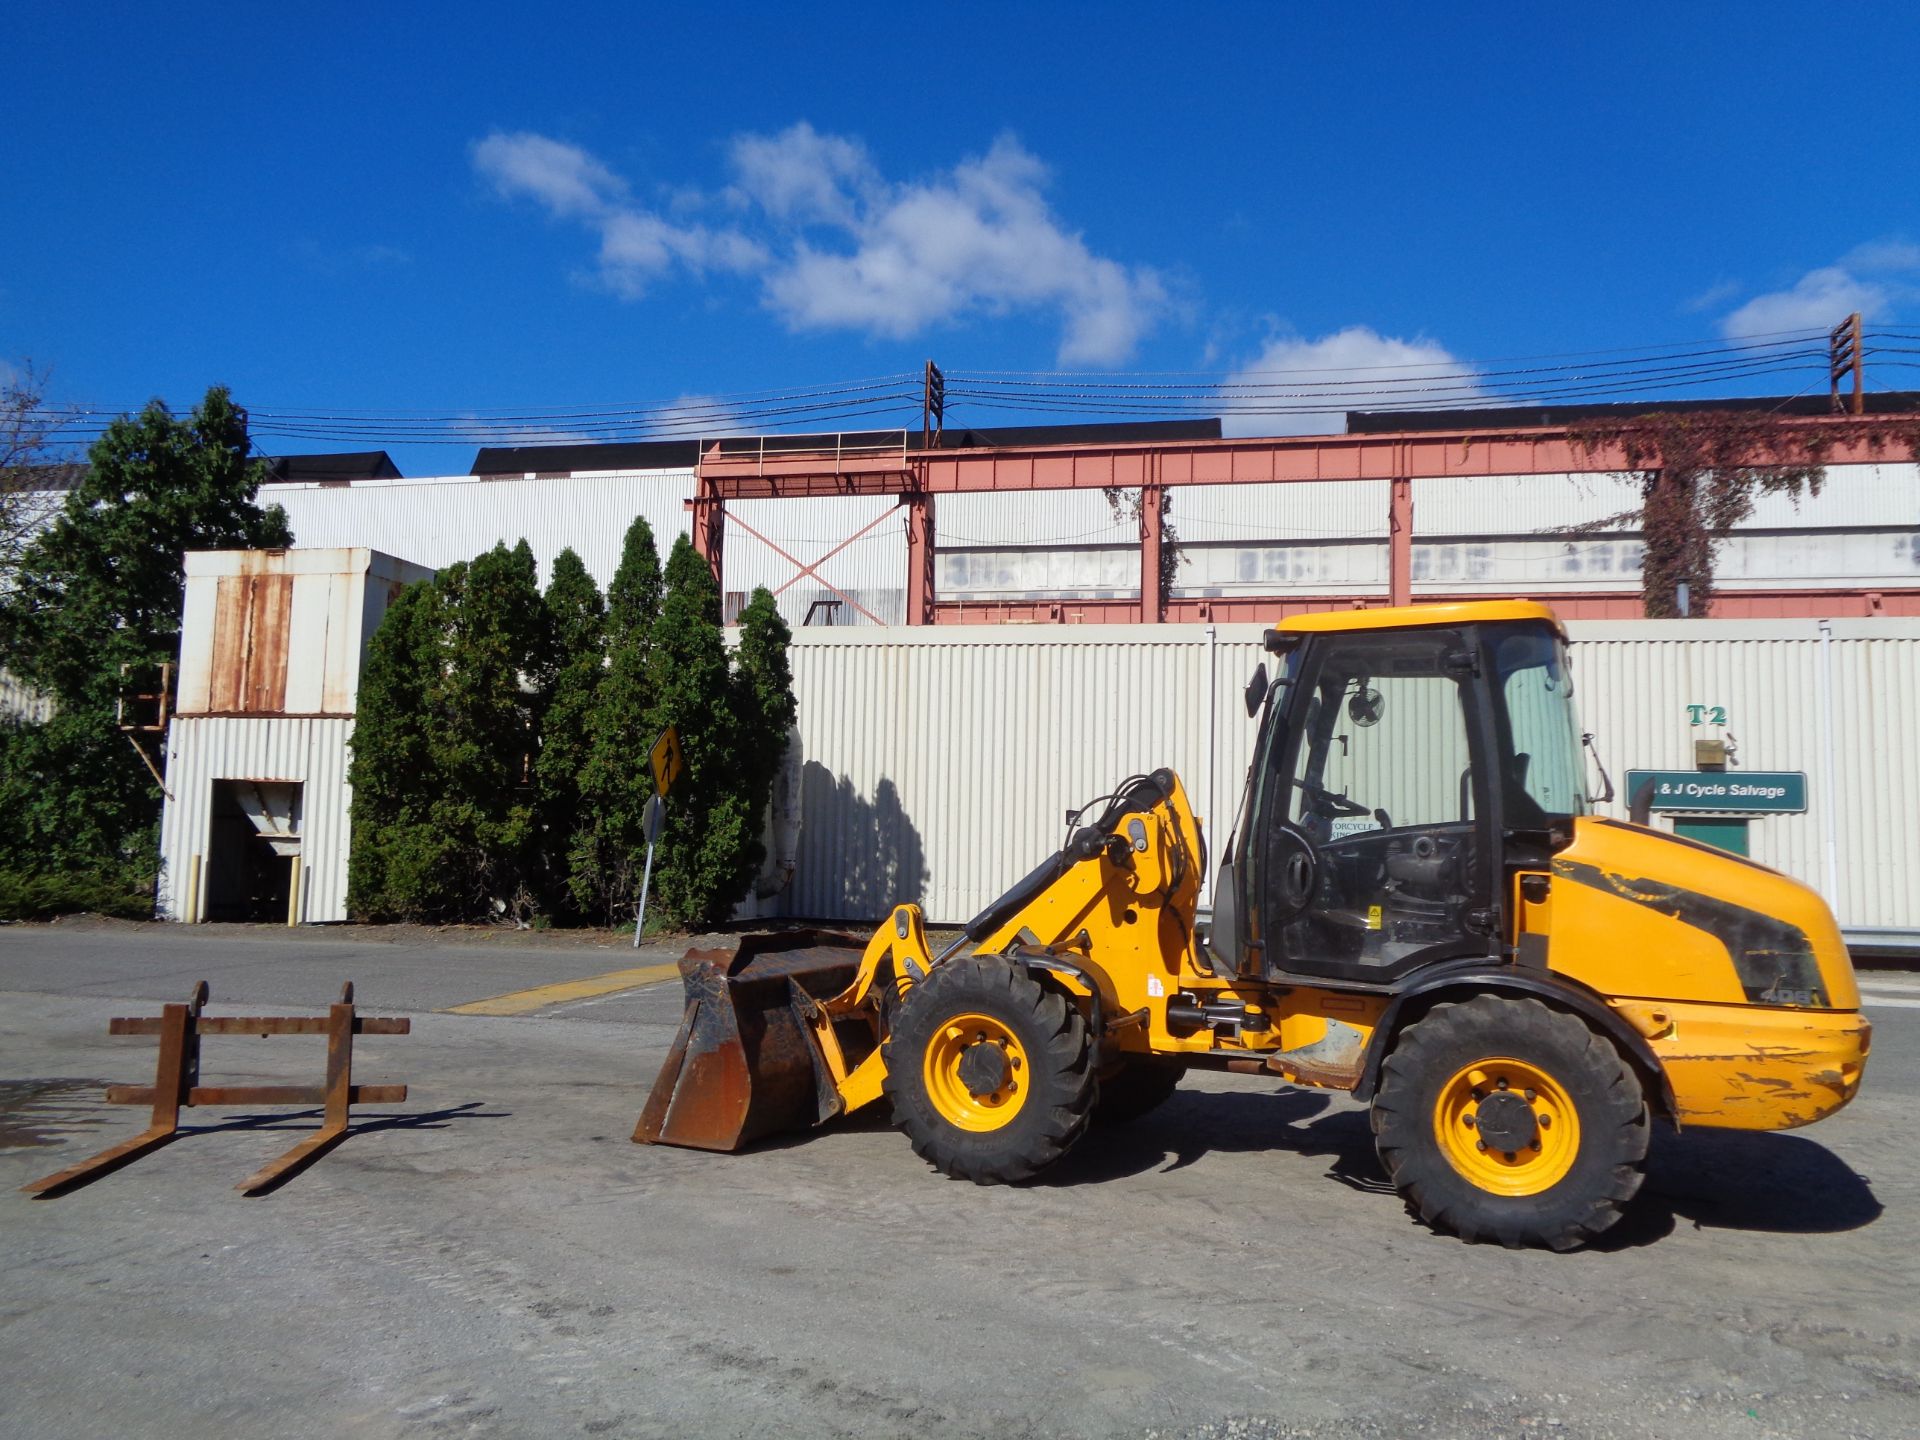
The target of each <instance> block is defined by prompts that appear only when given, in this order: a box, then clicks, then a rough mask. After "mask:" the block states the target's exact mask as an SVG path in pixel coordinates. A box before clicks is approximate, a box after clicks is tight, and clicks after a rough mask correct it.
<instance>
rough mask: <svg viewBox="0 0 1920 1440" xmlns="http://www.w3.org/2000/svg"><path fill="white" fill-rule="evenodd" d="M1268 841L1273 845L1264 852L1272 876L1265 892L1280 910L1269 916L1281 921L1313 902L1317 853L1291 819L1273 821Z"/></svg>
mask: <svg viewBox="0 0 1920 1440" xmlns="http://www.w3.org/2000/svg"><path fill="white" fill-rule="evenodd" d="M1271 844H1272V846H1273V848H1272V849H1271V850H1269V851H1268V852H1267V854H1268V864H1270V865H1272V866H1273V867H1274V869H1273V871H1272V874H1273V876H1274V879H1273V882H1272V883H1271V884H1270V885H1268V886H1267V893H1268V895H1269V897H1271V899H1272V901H1273V902H1274V904H1275V906H1276V907H1277V909H1278V911H1279V913H1277V914H1274V915H1271V916H1269V917H1268V918H1269V920H1270V921H1271V922H1272V923H1273V924H1276V925H1284V924H1285V923H1286V922H1287V921H1289V920H1291V919H1293V918H1294V917H1295V916H1296V915H1299V914H1301V913H1302V912H1303V911H1305V910H1306V908H1307V907H1308V906H1309V905H1311V904H1312V903H1313V897H1314V893H1315V892H1316V891H1317V890H1318V889H1319V888H1320V857H1319V856H1318V855H1317V854H1316V853H1315V852H1314V848H1313V840H1312V838H1311V837H1310V836H1308V834H1307V832H1306V831H1304V830H1302V829H1301V828H1300V827H1299V826H1298V825H1295V824H1294V823H1293V822H1292V821H1290V820H1282V821H1279V822H1278V823H1277V824H1275V826H1274V827H1273V839H1272V841H1271Z"/></svg>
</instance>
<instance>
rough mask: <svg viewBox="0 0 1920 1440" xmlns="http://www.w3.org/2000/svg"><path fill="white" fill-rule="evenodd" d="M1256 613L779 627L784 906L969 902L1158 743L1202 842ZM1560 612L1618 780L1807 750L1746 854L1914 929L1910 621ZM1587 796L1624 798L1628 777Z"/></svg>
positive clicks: (1225, 789) (954, 912)
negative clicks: (784, 701)
mask: <svg viewBox="0 0 1920 1440" xmlns="http://www.w3.org/2000/svg"><path fill="white" fill-rule="evenodd" d="M1262 628H1263V627H1260V626H1254V625H1219V626H1191V625H1153V626H1143V625H1100V626H1093V625H1088V626H1034V627H1009V626H940V627H933V628H917V629H916V628H900V629H894V630H889V631H885V632H876V631H872V630H868V631H865V632H861V631H853V630H847V631H840V632H833V631H824V632H822V631H809V632H807V633H805V634H802V635H800V636H798V637H796V643H795V649H794V675H795V682H796V688H797V690H798V693H799V700H800V709H799V731H800V739H801V746H802V748H803V751H804V755H803V759H802V764H803V774H802V779H801V795H802V825H801V833H800V840H799V847H798V856H797V869H796V873H795V876H794V880H793V883H792V886H791V888H790V890H789V893H788V896H787V899H786V909H787V913H789V914H795V915H806V916H815V917H822V918H847V919H856V918H869V917H872V916H874V915H877V914H883V913H884V912H885V909H886V906H887V905H888V904H889V903H891V901H893V900H894V899H896V898H904V899H918V900H920V901H921V902H922V903H923V904H924V905H925V906H926V909H927V911H928V913H929V915H930V916H932V917H933V918H934V919H936V920H939V921H947V922H953V921H959V920H964V919H966V918H967V917H968V916H970V915H972V914H974V913H975V912H976V911H978V910H980V909H981V908H983V907H984V906H985V905H986V904H987V903H988V902H990V901H991V900H992V899H993V898H994V897H995V896H996V895H998V894H999V893H1000V891H1002V890H1003V889H1005V888H1006V886H1007V885H1009V884H1011V883H1012V882H1013V881H1014V880H1015V879H1017V878H1018V877H1019V876H1020V875H1022V874H1024V873H1025V872H1026V871H1027V870H1028V869H1029V868H1031V867H1032V866H1033V865H1034V864H1035V863H1036V862H1037V861H1038V860H1039V859H1040V858H1041V856H1042V855H1044V854H1045V853H1046V852H1047V851H1048V850H1049V849H1050V848H1053V847H1057V846H1058V845H1059V843H1060V841H1061V839H1062V837H1063V816H1062V812H1063V810H1065V809H1066V808H1067V807H1068V806H1069V805H1078V804H1080V803H1081V802H1083V801H1085V800H1087V799H1090V798H1091V797H1093V796H1095V795H1098V794H1100V793H1102V792H1104V791H1106V790H1108V789H1111V788H1112V786H1113V784H1114V783H1115V782H1116V781H1117V780H1119V779H1120V778H1122V777H1124V776H1125V775H1127V774H1130V773H1134V772H1139V771H1146V770H1151V769H1153V768H1155V767H1156V766H1160V765H1171V766H1173V767H1174V768H1175V769H1176V770H1178V771H1179V772H1180V773H1181V775H1182V776H1183V778H1184V779H1185V781H1186V783H1187V787H1188V790H1189V792H1190V794H1191V796H1192V798H1193V802H1194V806H1195V808H1196V810H1198V811H1199V812H1200V813H1201V815H1202V816H1203V817H1204V819H1205V820H1206V821H1207V822H1208V824H1207V831H1208V834H1209V836H1210V837H1213V839H1214V840H1215V842H1216V843H1217V840H1218V839H1219V838H1220V837H1221V836H1222V835H1223V834H1224V832H1225V830H1226V829H1227V828H1230V826H1231V824H1232V818H1231V817H1232V812H1233V810H1234V807H1235V806H1236V805H1237V803H1238V801H1239V797H1240V792H1241V787H1242V784H1243V781H1244V779H1245V776H1246V770H1247V765H1248V763H1249V760H1250V755H1251V747H1252V741H1253V722H1252V721H1250V720H1249V719H1248V718H1247V716H1246V712H1245V709H1244V706H1243V704H1242V700H1241V689H1242V687H1243V686H1244V684H1245V683H1246V679H1247V677H1248V675H1249V674H1250V673H1251V672H1252V670H1253V668H1254V666H1255V665H1256V664H1258V663H1259V662H1260V660H1261V659H1262V658H1263V655H1262V652H1261V649H1260V634H1261V630H1262ZM1568 628H1569V631H1570V633H1571V636H1572V639H1573V645H1572V656H1573V673H1574V678H1575V685H1576V687H1577V688H1576V693H1575V705H1576V706H1577V708H1578V709H1579V712H1580V715H1581V718H1582V722H1583V724H1584V725H1585V726H1586V727H1587V728H1588V729H1590V730H1592V731H1593V732H1595V737H1596V742H1597V747H1598V752H1599V754H1600V756H1601V757H1602V759H1603V760H1604V761H1605V763H1606V766H1607V768H1608V770H1609V771H1610V772H1611V774H1612V775H1613V777H1614V779H1615V781H1616V783H1620V784H1623V783H1624V777H1625V774H1626V772H1627V771H1628V770H1629V769H1684V770H1691V769H1693V768H1694V760H1695V756H1694V749H1693V746H1694V742H1695V741H1696V740H1699V739H1703V738H1716V739H1725V740H1728V741H1729V742H1731V743H1732V745H1733V746H1734V751H1735V765H1736V770H1735V774H1736V775H1737V774H1738V770H1739V768H1741V767H1744V768H1746V769H1750V770H1787V771H1795V770H1797V771H1804V772H1805V773H1806V775H1807V779H1808V784H1807V792H1808V797H1809V803H1808V809H1807V811H1806V813H1805V814H1792V815H1769V816H1766V817H1764V818H1759V819H1755V820H1754V821H1753V822H1752V825H1751V845H1752V855H1753V858H1754V859H1756V860H1759V861H1761V862H1762V863H1764V864H1768V865H1772V866H1775V867H1777V868H1779V869H1781V870H1784V871H1786V872H1787V873H1788V874H1791V875H1794V876H1796V877H1798V878H1799V879H1801V880H1804V881H1806V882H1807V883H1808V884H1810V885H1812V886H1814V888H1816V889H1818V890H1819V891H1821V893H1822V894H1824V895H1825V896H1826V897H1827V898H1828V900H1829V902H1830V903H1831V904H1832V905H1833V907H1834V909H1835V911H1836V913H1837V914H1838V915H1839V917H1840V919H1841V923H1842V924H1843V925H1844V926H1846V927H1848V929H1849V931H1850V932H1852V933H1853V934H1854V935H1855V936H1856V937H1858V936H1859V935H1860V934H1861V933H1862V932H1884V931H1889V930H1909V931H1920V893H1917V892H1916V887H1915V886H1914V884H1913V876H1914V874H1915V873H1916V869H1917V868H1920V829H1916V827H1915V825H1914V823H1913V816H1914V814H1915V812H1916V810H1920V747H1917V746H1915V745H1914V744H1913V743H1912V741H1911V737H1912V735H1913V730H1914V724H1915V716H1916V715H1920V621H1916V620H1907V619H1896V618H1881V619H1874V620H1835V621H1810V620H1807V621H1801V620H1777V621H1726V620H1647V621H1625V622H1616V621H1588V622H1575V623H1573V624H1572V625H1570V626H1569V627H1568ZM1694 706H1699V707H1701V709H1702V711H1703V712H1704V713H1703V714H1702V715H1701V717H1700V720H1699V723H1696V722H1695V712H1694V711H1693V710H1692V709H1691V708H1690V707H1694ZM1716 710H1718V711H1723V712H1724V716H1725V719H1724V723H1721V724H1716V723H1713V721H1712V716H1713V714H1714V712H1715V711H1716ZM1602 809H1603V810H1604V811H1605V813H1609V814H1613V815H1616V816H1622V817H1624V815H1625V813H1626V796H1625V795H1624V794H1622V795H1620V796H1619V797H1618V798H1617V799H1616V800H1615V801H1614V803H1613V804H1611V805H1609V806H1605V807H1602ZM1656 823H1657V824H1661V825H1668V824H1670V822H1669V821H1666V820H1664V819H1661V818H1659V817H1656ZM1909 938H1914V939H1920V935H1916V936H1912V937H1909Z"/></svg>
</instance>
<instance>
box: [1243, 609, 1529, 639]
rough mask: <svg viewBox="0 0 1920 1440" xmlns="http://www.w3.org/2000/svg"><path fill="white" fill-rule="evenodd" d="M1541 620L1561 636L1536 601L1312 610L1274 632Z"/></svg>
mask: <svg viewBox="0 0 1920 1440" xmlns="http://www.w3.org/2000/svg"><path fill="white" fill-rule="evenodd" d="M1517 620H1530V621H1545V622H1546V623H1547V624H1549V625H1551V626H1553V628H1554V629H1555V630H1558V631H1559V632H1560V634H1561V635H1562V636H1563V637H1564V636H1565V634H1566V631H1565V629H1563V628H1562V626H1561V624H1560V617H1559V616H1557V615H1555V614H1554V613H1553V611H1552V610H1551V609H1549V608H1548V607H1547V606H1545V605H1542V604H1541V603H1540V602H1539V601H1538V600H1468V601H1462V602H1460V603H1458V604H1453V605H1392V606H1388V607H1386V608H1385V609H1381V610H1316V611H1313V612H1312V613H1310V614H1306V615H1289V616H1288V617H1287V618H1286V619H1284V620H1282V621H1281V622H1280V623H1279V624H1278V625H1275V626H1274V627H1273V630H1274V632H1276V633H1278V634H1281V635H1295V634H1312V635H1325V634H1329V633H1332V632H1336V631H1343V630H1400V629H1405V628H1407V627H1409V626H1414V625H1499V624H1512V623H1513V622H1514V621H1517Z"/></svg>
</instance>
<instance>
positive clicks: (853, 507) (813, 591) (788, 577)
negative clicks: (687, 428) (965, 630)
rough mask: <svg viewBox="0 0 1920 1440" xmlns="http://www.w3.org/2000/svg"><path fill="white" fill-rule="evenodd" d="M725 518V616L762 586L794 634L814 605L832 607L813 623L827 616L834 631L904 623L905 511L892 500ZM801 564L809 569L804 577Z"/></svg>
mask: <svg viewBox="0 0 1920 1440" xmlns="http://www.w3.org/2000/svg"><path fill="white" fill-rule="evenodd" d="M727 514H728V515H729V516H730V517H731V519H732V522H733V523H731V524H729V525H728V526H727V538H726V545H725V548H724V549H723V550H722V552H721V557H722V562H723V565H724V568H725V573H726V580H725V583H724V584H723V585H722V586H721V589H722V590H724V591H725V592H726V595H727V601H728V611H727V613H728V614H729V616H731V615H733V614H736V613H738V610H739V608H740V607H741V606H743V605H745V604H746V602H747V599H748V597H749V596H750V595H751V594H752V593H753V590H754V587H755V586H759V585H764V586H766V587H767V589H769V590H771V591H773V592H775V595H774V598H775V601H776V603H777V604H778V605H779V607H780V613H781V615H782V617H783V618H784V619H785V620H786V622H787V624H789V625H790V626H793V627H794V628H795V629H798V628H799V627H800V626H801V625H803V624H805V623H806V618H807V612H808V611H809V610H811V609H812V608H813V606H814V603H815V602H816V601H821V602H825V603H826V604H827V605H829V606H832V607H833V608H832V609H831V610H830V611H827V610H823V612H822V614H821V615H819V616H816V617H815V620H814V623H815V624H820V623H822V622H823V620H825V618H826V616H827V615H829V614H830V615H831V621H830V623H832V624H835V625H876V624H877V625H898V624H900V623H901V622H902V621H903V620H904V619H905V617H906V588H905V587H906V574H907V522H906V512H905V511H904V510H902V509H901V508H900V503H899V501H898V500H896V499H894V497H892V496H891V495H857V496H831V497H828V498H825V499H815V500H732V501H729V502H728V503H727ZM682 528H685V527H684V524H683V526H682ZM855 537H857V538H855ZM776 546H777V547H778V548H777V549H776V548H775V547H776ZM664 549H665V547H664V546H663V547H662V550H663V553H664ZM781 551H785V552H786V554H784V555H783V554H781V553H780V552H781ZM788 556H791V557H792V558H791V559H789V558H788ZM795 561H799V562H800V564H798V565H796V564H795V563H794V562H795ZM803 565H804V566H812V567H814V568H813V569H812V570H811V571H809V572H808V573H806V574H802V573H801V566H803ZM863 610H864V611H865V612H866V613H864V614H863V613H862V611H863Z"/></svg>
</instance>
